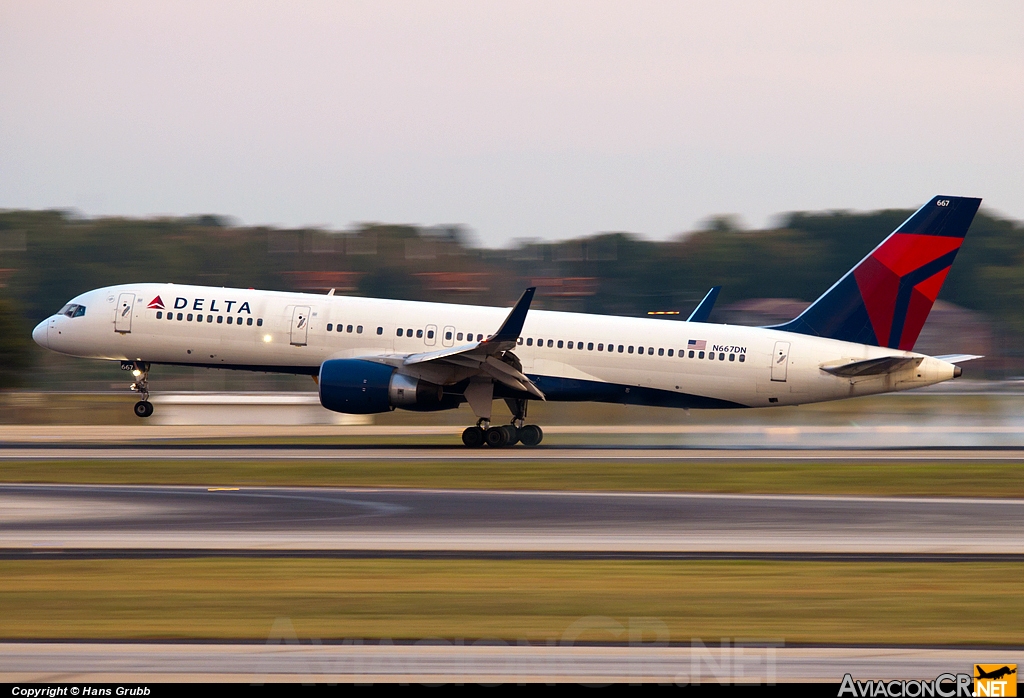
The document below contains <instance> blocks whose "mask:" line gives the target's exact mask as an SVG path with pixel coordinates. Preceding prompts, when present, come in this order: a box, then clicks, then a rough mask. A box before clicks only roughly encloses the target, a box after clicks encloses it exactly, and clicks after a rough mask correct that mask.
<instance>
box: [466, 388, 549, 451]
mask: <svg viewBox="0 0 1024 698" xmlns="http://www.w3.org/2000/svg"><path fill="white" fill-rule="evenodd" d="M506 402H507V403H508V406H509V408H510V409H511V410H512V423H511V424H503V425H501V426H491V422H490V420H489V419H483V418H481V419H479V420H477V423H476V426H475V427H467V428H466V430H465V431H464V432H462V443H464V444H466V445H467V446H469V447H470V448H478V447H480V446H483V445H484V444H487V445H488V446H490V447H491V448H505V447H506V446H515V445H516V444H517V443H521V444H522V445H523V446H536V445H537V444H539V443H540V442H541V440H543V438H544V432H543V431H542V430H541V428H540V427H539V426H537V425H536V424H526V423H525V422H526V404H527V401H526V400H506Z"/></svg>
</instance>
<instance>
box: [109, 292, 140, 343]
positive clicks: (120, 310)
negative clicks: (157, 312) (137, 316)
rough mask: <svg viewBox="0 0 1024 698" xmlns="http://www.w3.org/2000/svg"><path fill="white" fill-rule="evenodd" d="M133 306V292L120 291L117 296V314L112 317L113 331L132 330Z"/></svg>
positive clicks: (125, 332) (126, 332) (123, 331)
mask: <svg viewBox="0 0 1024 698" xmlns="http://www.w3.org/2000/svg"><path fill="white" fill-rule="evenodd" d="M134 308H135V294H134V293H122V294H121V295H119V296H118V297H117V315H116V316H115V317H114V332H120V333H121V334H128V333H129V332H131V331H132V310H133V309H134Z"/></svg>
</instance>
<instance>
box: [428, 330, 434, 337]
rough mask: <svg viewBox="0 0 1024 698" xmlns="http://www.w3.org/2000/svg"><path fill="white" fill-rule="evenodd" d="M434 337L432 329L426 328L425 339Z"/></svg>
mask: <svg viewBox="0 0 1024 698" xmlns="http://www.w3.org/2000/svg"><path fill="white" fill-rule="evenodd" d="M433 338H434V330H427V339H433Z"/></svg>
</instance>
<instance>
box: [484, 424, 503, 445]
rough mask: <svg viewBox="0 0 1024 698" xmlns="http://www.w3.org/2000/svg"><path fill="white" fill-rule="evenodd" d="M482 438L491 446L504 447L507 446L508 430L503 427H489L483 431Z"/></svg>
mask: <svg viewBox="0 0 1024 698" xmlns="http://www.w3.org/2000/svg"><path fill="white" fill-rule="evenodd" d="M484 440H485V441H487V445H488V446H490V447H491V448H504V447H505V446H508V432H507V431H505V427H491V428H490V429H488V430H487V431H486V432H484Z"/></svg>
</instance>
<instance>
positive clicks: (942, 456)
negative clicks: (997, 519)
mask: <svg viewBox="0 0 1024 698" xmlns="http://www.w3.org/2000/svg"><path fill="white" fill-rule="evenodd" d="M187 459H193V460H235V461H244V460H340V461H346V460H347V461H377V460H400V461H429V462H438V461H444V462H449V461H458V462H466V461H498V460H501V461H564V462H568V461H579V460H589V461H665V460H687V461H693V460H706V461H716V462H725V461H745V460H747V461H749V460H768V461H831V462H854V461H872V462H905V461H972V462H982V461H999V462H1018V461H1022V460H1024V449H1016V448H1006V449H1003V448H978V449H975V448H959V449H949V448H927V449H925V448H918V449H871V448H862V449H814V448H808V449H792V448H789V449H781V448H780V449H776V448H771V449H767V448H750V449H745V448H732V449H709V448H683V447H670V446H657V447H651V446H635V447H626V448H623V447H621V446H606V447H601V446H589V447H587V446H575V447H543V446H542V447H540V448H523V447H520V446H517V447H514V448H504V449H489V448H476V449H470V448H465V447H462V446H459V447H455V448H453V447H450V446H430V447H425V446H362V445H360V446H338V445H318V444H309V445H301V446H285V445H265V446H252V445H237V446H235V445H218V446H206V445H175V446H166V445H160V444H152V445H135V444H133V445H127V444H126V445H115V446H111V445H102V446H101V445H60V446H54V445H42V444H40V445H26V444H19V445H17V446H8V447H0V461H4V460H7V461H13V460H23V461H24V460H51V461H52V460H130V461H140V460H187Z"/></svg>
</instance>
